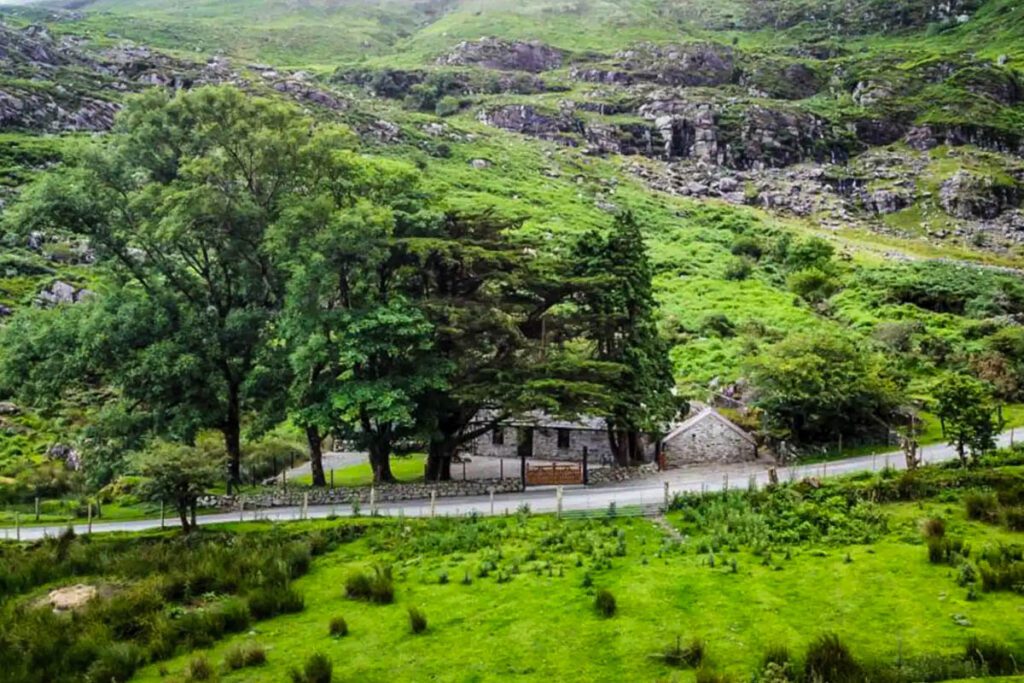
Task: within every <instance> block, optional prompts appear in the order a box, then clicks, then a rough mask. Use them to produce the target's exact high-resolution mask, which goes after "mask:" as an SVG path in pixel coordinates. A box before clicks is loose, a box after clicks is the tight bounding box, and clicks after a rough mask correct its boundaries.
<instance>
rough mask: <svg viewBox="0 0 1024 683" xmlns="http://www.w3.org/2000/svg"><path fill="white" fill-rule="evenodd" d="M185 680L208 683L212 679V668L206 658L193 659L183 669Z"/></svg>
mask: <svg viewBox="0 0 1024 683" xmlns="http://www.w3.org/2000/svg"><path fill="white" fill-rule="evenodd" d="M185 678H186V679H188V680H190V681H208V680H210V679H211V678H213V667H212V666H210V662H209V660H207V659H206V657H193V658H192V659H191V660H190V661H189V663H188V665H187V666H186V667H185Z"/></svg>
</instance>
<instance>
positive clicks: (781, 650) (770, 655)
mask: <svg viewBox="0 0 1024 683" xmlns="http://www.w3.org/2000/svg"><path fill="white" fill-rule="evenodd" d="M791 660H792V656H791V655H790V654H789V648H788V647H786V646H785V645H773V646H771V647H769V648H768V649H767V650H765V652H764V656H763V657H761V668H764V669H767V668H768V665H769V664H775V665H776V666H777V667H780V668H784V667H787V666H788V665H789V663H790V661H791Z"/></svg>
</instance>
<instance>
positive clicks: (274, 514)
mask: <svg viewBox="0 0 1024 683" xmlns="http://www.w3.org/2000/svg"><path fill="white" fill-rule="evenodd" d="M1012 439H1013V432H1012V431H1011V432H1005V433H1003V434H1001V435H1000V436H999V438H998V439H997V443H998V445H999V446H1000V447H1006V446H1009V445H1010V444H1011V442H1012ZM921 453H922V459H923V461H924V462H926V463H936V462H943V461H948V460H954V459H956V451H955V450H954V449H953V448H952V447H950V446H947V445H945V444H934V445H931V446H925V447H924V448H922V451H921ZM886 467H893V468H896V469H903V468H904V467H905V462H904V459H903V453H901V452H899V451H894V452H891V453H885V454H879V455H866V456H860V457H856V458H845V459H842V460H834V461H832V462H829V463H824V464H817V465H798V466H794V467H782V468H779V471H778V474H779V479H780V480H781V481H788V480H796V479H802V478H805V477H831V476H838V475H842V474H851V473H854V472H869V471H879V470H882V469H884V468H886ZM752 482H753V483H756V484H757V486H759V487H760V486H764V485H765V484H767V483H768V469H767V466H766V465H765V463H747V464H742V465H727V466H720V467H708V466H703V467H696V468H692V469H691V468H683V469H677V470H668V471H666V472H662V473H660V474H659V475H658V476H656V477H650V478H647V479H638V480H634V481H629V482H621V483H614V484H606V485H602V486H595V487H590V488H584V487H572V488H565V489H564V491H563V498H562V510H563V511H567V512H568V511H585V510H599V509H605V508H607V507H608V506H609V505H610V504H611V503H615V505H616V506H617V507H619V508H623V507H627V506H650V507H653V506H657V505H661V504H663V503H664V501H665V495H666V486H665V485H666V483H667V484H668V491H669V495H671V494H674V493H678V492H684V491H688V492H698V491H720V490H722V489H724V488H747V487H748V486H749V485H750V484H751V483H752ZM524 503H525V504H527V505H529V506H530V510H531V512H555V511H556V508H557V505H558V503H557V498H556V492H555V489H554V488H553V487H543V488H537V489H530V490H527V491H524V492H521V493H510V494H503V495H499V496H495V497H494V498H493V499H492V498H491V497H489V496H473V497H462V498H438V499H437V502H436V505H435V507H434V509H433V510H431V506H430V501H428V500H413V501H401V502H397V503H381V504H380V505H378V506H377V510H378V512H379V514H381V515H385V516H391V517H395V516H406V517H425V516H429V515H431V514H435V515H437V516H446V515H447V516H459V515H467V514H470V513H477V514H481V515H492V514H493V515H501V514H505V513H506V512H509V513H511V512H515V511H516V509H517V508H518V507H519V506H520V505H522V504H524ZM363 512H364V514H365V513H367V512H369V509H368V507H367V506H363ZM351 514H352V509H351V507H349V506H348V505H318V506H310V507H309V508H308V510H307V512H306V516H307V517H308V518H310V519H319V518H324V517H328V516H332V515H338V516H347V515H351ZM302 516H303V510H302V508H301V507H280V508H269V509H262V510H254V511H246V512H244V513H239V512H225V513H217V514H208V515H201V516H200V517H199V518H198V519H197V521H198V522H199V524H201V525H207V524H220V523H225V522H238V521H254V520H261V521H262V520H272V521H289V520H297V519H301V518H302ZM165 524H166V526H167V527H168V528H172V527H175V526H177V525H178V524H177V521H176V520H174V519H170V518H168V519H167V520H166V522H165ZM158 527H160V520H159V519H144V520H136V521H122V522H96V523H94V524H93V525H92V533H101V532H115V531H123V532H133V531H145V530H147V529H155V528H158ZM65 529H67V525H53V526H33V527H23V528H22V529H21V530H20V538H21V540H23V541H26V540H37V539H40V538H44V537H46V536H56V535H58V534H60V533H62V532H63V531H64V530H65ZM74 529H75V533H77V534H82V533H87V532H88V531H89V528H88V525H86V524H75V525H74ZM15 537H16V532H15V529H14V528H11V527H6V528H4V529H2V530H0V539H9V540H15Z"/></svg>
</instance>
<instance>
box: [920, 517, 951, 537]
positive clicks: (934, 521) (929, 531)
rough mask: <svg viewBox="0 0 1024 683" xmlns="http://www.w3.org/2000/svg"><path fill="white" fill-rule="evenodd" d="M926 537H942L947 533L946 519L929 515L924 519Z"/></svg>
mask: <svg viewBox="0 0 1024 683" xmlns="http://www.w3.org/2000/svg"><path fill="white" fill-rule="evenodd" d="M923 530H924V535H925V538H942V537H943V536H945V535H946V521H945V520H944V519H942V518H941V517H929V518H928V519H926V520H925V521H924V529H923Z"/></svg>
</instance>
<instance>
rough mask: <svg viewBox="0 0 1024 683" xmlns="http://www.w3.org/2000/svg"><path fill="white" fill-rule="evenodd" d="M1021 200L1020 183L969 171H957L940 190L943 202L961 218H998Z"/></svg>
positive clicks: (949, 210) (945, 208)
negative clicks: (997, 179)
mask: <svg viewBox="0 0 1024 683" xmlns="http://www.w3.org/2000/svg"><path fill="white" fill-rule="evenodd" d="M1020 202H1021V191H1020V187H1019V186H1017V185H1016V184H1014V183H1008V182H998V181H996V180H995V179H993V178H992V177H989V176H979V175H976V174H973V173H969V172H967V171H957V172H956V174H955V175H954V176H953V177H952V178H950V179H949V180H947V181H946V182H944V183H942V187H941V188H940V190H939V204H940V205H941V206H942V208H943V210H945V211H946V213H948V214H949V215H951V216H955V217H957V218H989V219H991V218H996V217H997V216H999V214H1001V213H1003V211H1006V210H1007V209H1009V208H1013V207H1016V206H1018V205H1019V204H1020Z"/></svg>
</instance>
